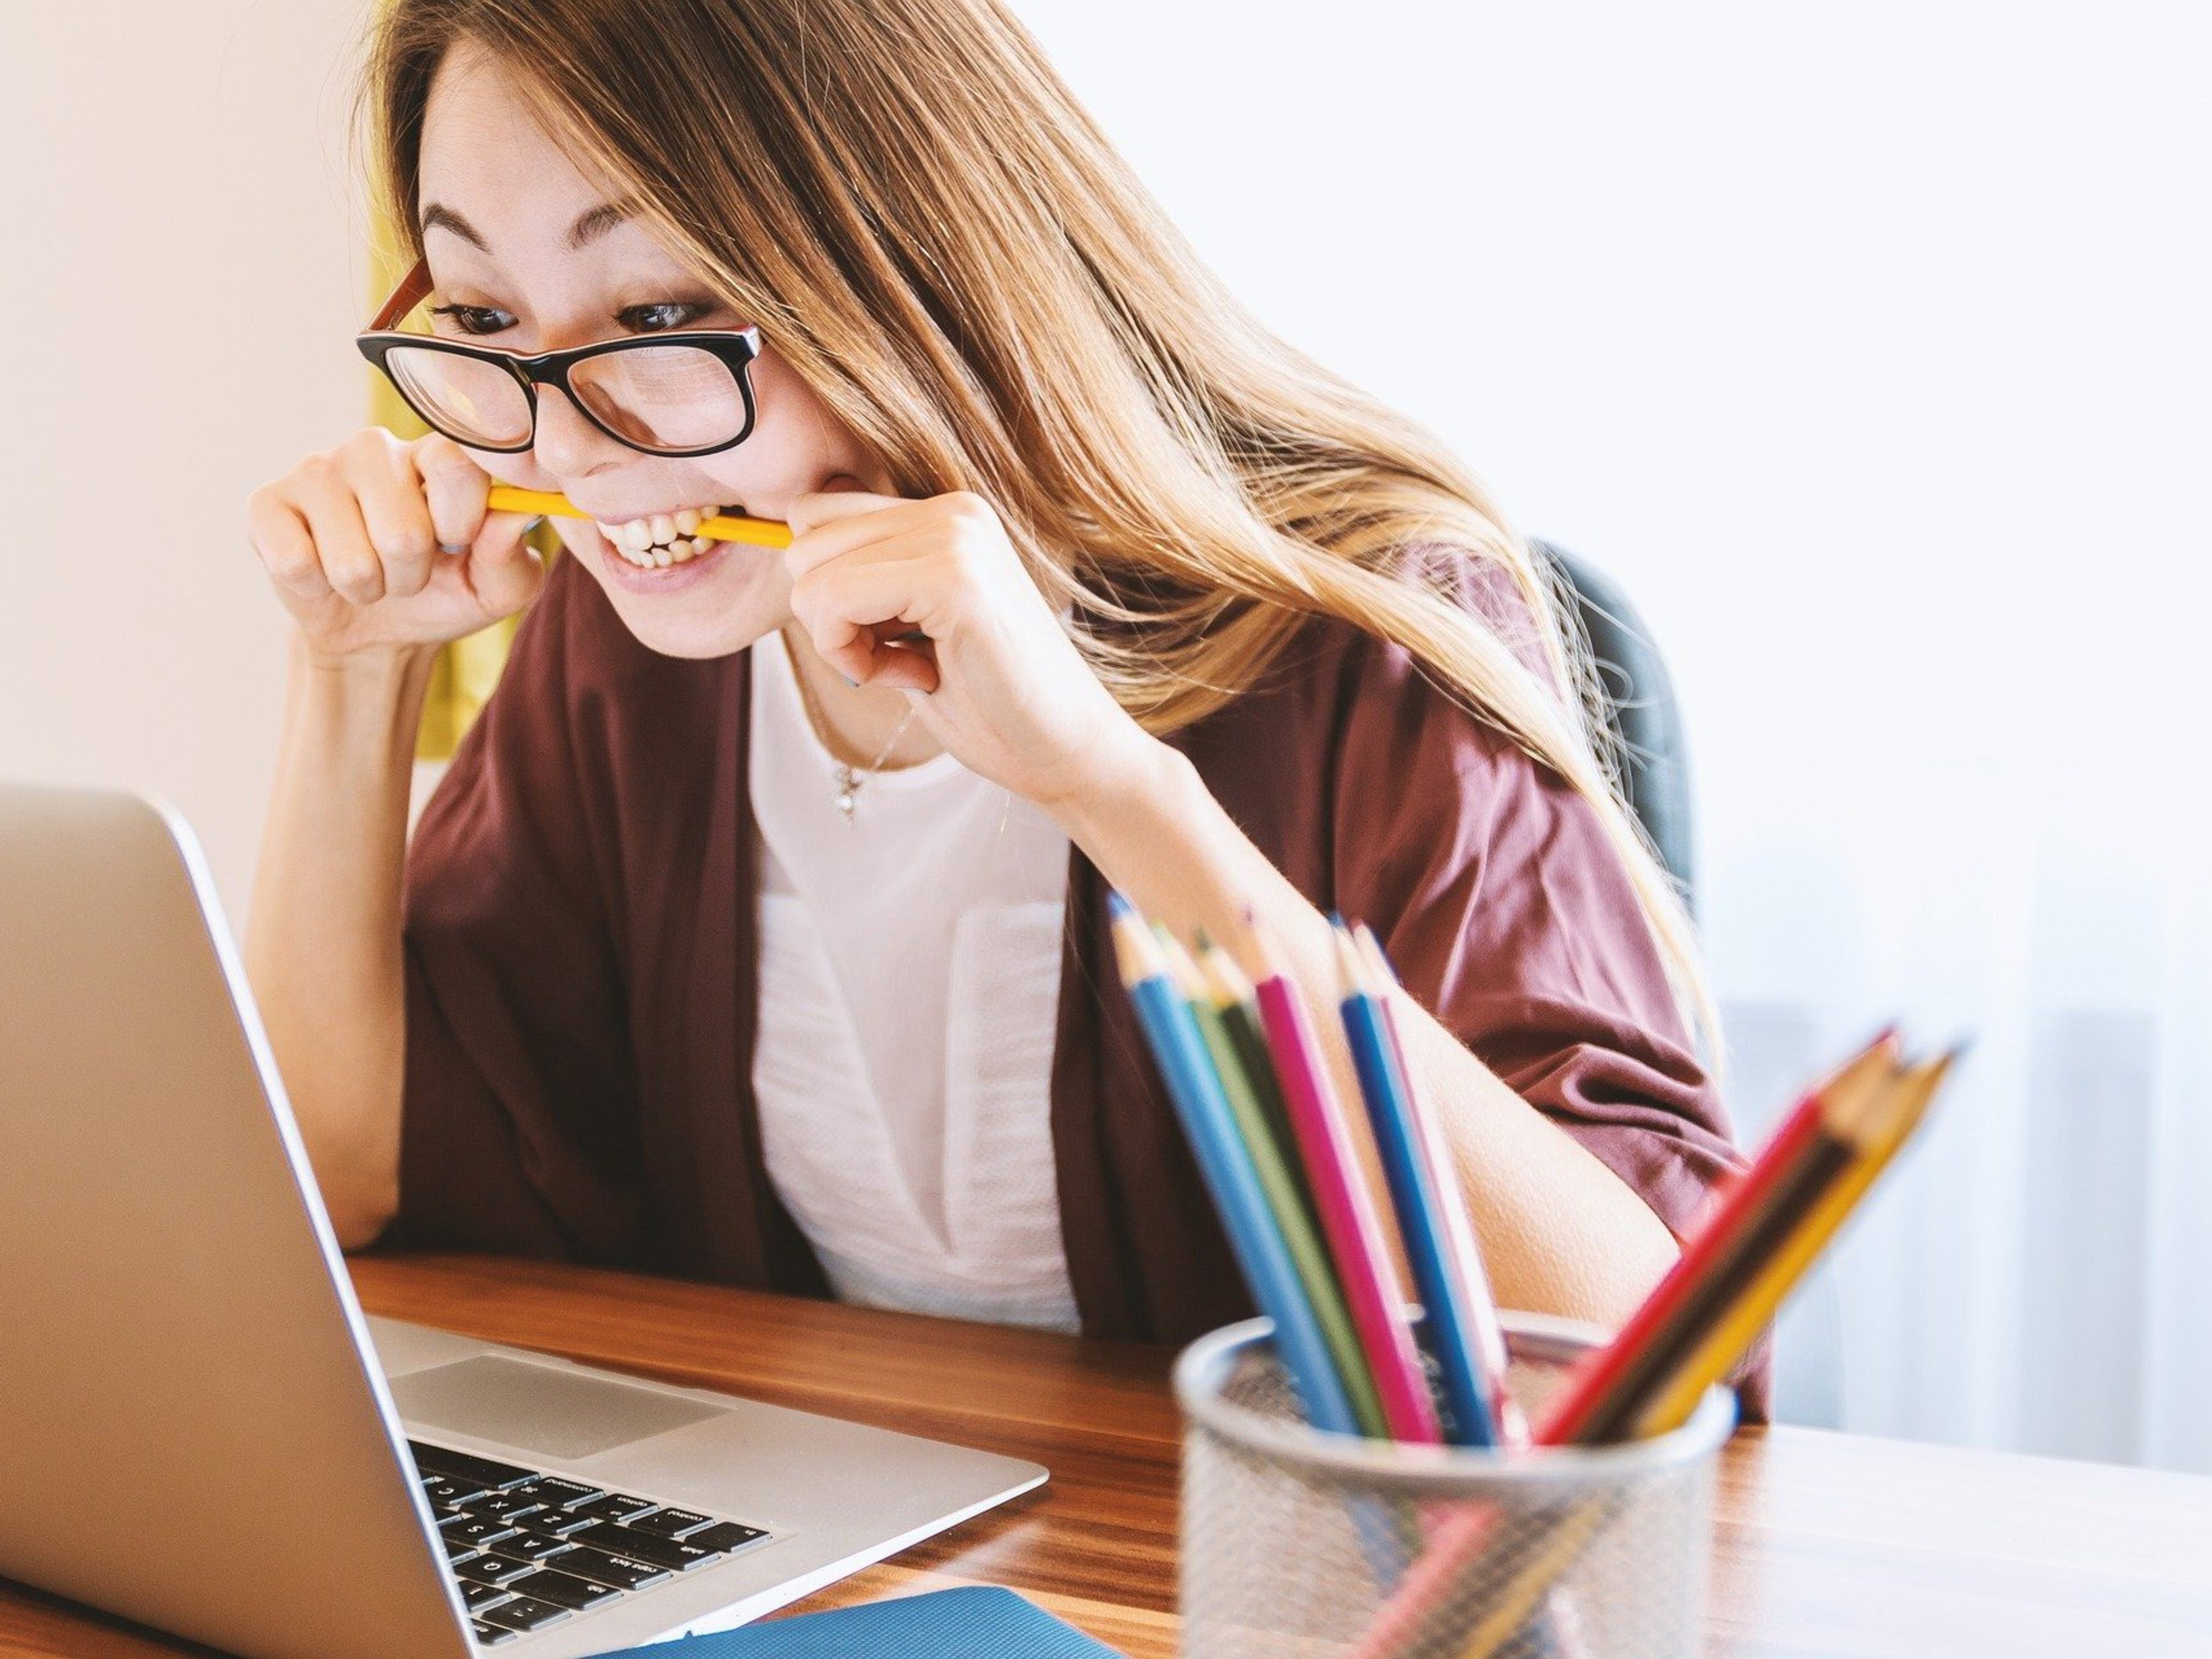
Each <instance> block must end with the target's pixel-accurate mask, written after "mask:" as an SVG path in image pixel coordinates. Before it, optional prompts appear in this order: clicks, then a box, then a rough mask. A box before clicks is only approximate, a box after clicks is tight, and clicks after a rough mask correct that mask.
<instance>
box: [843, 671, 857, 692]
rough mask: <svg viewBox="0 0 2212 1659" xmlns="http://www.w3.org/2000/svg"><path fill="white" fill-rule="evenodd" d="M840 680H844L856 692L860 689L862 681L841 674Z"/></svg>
mask: <svg viewBox="0 0 2212 1659" xmlns="http://www.w3.org/2000/svg"><path fill="white" fill-rule="evenodd" d="M838 678H840V679H842V680H843V681H844V682H845V684H848V685H849V686H851V687H852V688H853V689H854V690H855V691H857V690H860V681H858V680H856V679H854V678H853V677H852V676H851V675H850V674H841V675H840V676H838Z"/></svg>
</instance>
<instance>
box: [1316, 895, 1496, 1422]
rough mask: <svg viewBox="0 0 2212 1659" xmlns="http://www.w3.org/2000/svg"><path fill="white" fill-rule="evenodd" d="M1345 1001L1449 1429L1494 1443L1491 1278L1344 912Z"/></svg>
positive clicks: (1355, 1065) (1339, 933)
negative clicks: (1487, 1349) (1467, 1252)
mask: <svg viewBox="0 0 2212 1659" xmlns="http://www.w3.org/2000/svg"><path fill="white" fill-rule="evenodd" d="M1335 932H1336V960H1337V969H1338V973H1339V975H1340V979H1341V987H1340V999H1341V1000H1340V1002H1339V1004H1338V1008H1339V1011H1340V1013H1341V1014H1342V1016H1343V1019H1344V1035H1345V1039H1346V1042H1348V1043H1349V1045H1350V1047H1351V1049H1352V1070H1353V1072H1354V1073H1355V1074H1356V1075H1357V1076H1358V1079H1359V1092H1360V1097H1361V1098H1362V1099H1363V1100H1364V1102H1365V1103H1366V1106H1367V1115H1368V1118H1369V1121H1370V1122H1371V1123H1372V1124H1373V1126H1374V1129H1375V1146H1376V1151H1377V1152H1379V1153H1380V1154H1381V1155H1382V1159H1383V1178H1384V1180H1385V1181H1386V1182H1388V1183H1389V1188H1390V1198H1391V1202H1392V1203H1393V1205H1394V1206H1395V1208H1396V1210H1397V1213H1398V1225H1399V1228H1400V1230H1401V1231H1402V1232H1403V1233H1404V1235H1405V1241H1406V1258H1407V1261H1408V1263H1409V1264H1410V1265H1411V1266H1412V1267H1413V1285H1414V1289H1415V1290H1416V1291H1418V1292H1419V1295H1420V1298H1421V1306H1422V1310H1423V1311H1424V1313H1425V1315H1426V1317H1425V1319H1424V1320H1423V1321H1422V1328H1421V1337H1422V1343H1423V1346H1425V1347H1426V1348H1427V1349H1428V1351H1429V1352H1430V1353H1431V1355H1432V1356H1433V1357H1434V1358H1435V1359H1436V1362H1437V1378H1438V1381H1439V1383H1441V1384H1442V1387H1443V1403H1444V1407H1445V1412H1446V1414H1447V1415H1448V1416H1449V1419H1451V1420H1450V1421H1449V1423H1448V1424H1447V1425H1445V1433H1446V1437H1448V1438H1449V1440H1450V1441H1451V1443H1453V1444H1454V1445H1459V1446H1495V1445H1497V1444H1498V1443H1499V1440H1500V1434H1499V1429H1498V1408H1497V1402H1496V1401H1495V1400H1494V1399H1493V1398H1492V1392H1491V1389H1490V1386H1489V1376H1488V1368H1487V1367H1486V1365H1485V1364H1484V1356H1483V1353H1482V1349H1481V1344H1482V1321H1481V1316H1480V1311H1479V1310H1480V1305H1481V1304H1479V1303H1477V1301H1476V1300H1475V1297H1477V1296H1478V1295H1479V1296H1481V1297H1484V1298H1487V1297H1488V1295H1489V1291H1488V1289H1487V1287H1486V1286H1471V1285H1468V1284H1466V1283H1465V1282H1464V1280H1463V1279H1462V1277H1461V1274H1460V1272H1459V1264H1458V1262H1457V1261H1456V1260H1455V1251H1454V1250H1453V1248H1452V1241H1451V1232H1450V1221H1449V1217H1448V1214H1447V1212H1446V1208H1445V1206H1447V1205H1449V1204H1456V1203H1457V1202H1458V1201H1459V1197H1458V1194H1456V1193H1447V1192H1443V1191H1440V1190H1439V1189H1438V1187H1437V1182H1436V1181H1435V1180H1434V1179H1433V1178H1432V1176H1431V1170H1430V1166H1429V1161H1428V1158H1427V1157H1426V1156H1425V1148H1424V1146H1423V1145H1422V1139H1421V1127H1420V1123H1419V1120H1418V1119H1417V1118H1416V1116H1415V1115H1414V1113H1415V1108H1414V1106H1413V1102H1412V1097H1411V1094H1410V1091H1409V1088H1408V1085H1407V1081H1406V1079H1405V1076H1404V1073H1401V1071H1400V1070H1399V1067H1398V1065H1397V1061H1396V1056H1395V1054H1394V1053H1393V1045H1392V1042H1391V1039H1390V1034H1389V1031H1388V1030H1386V1029H1385V1027H1384V1024H1383V1008H1382V1006H1381V1003H1380V1001H1379V1000H1378V999H1377V998H1376V995H1375V994H1374V993H1373V992H1372V991H1371V990H1370V989H1369V988H1368V987H1367V984H1366V982H1365V981H1366V980H1367V975H1366V974H1365V973H1364V971H1363V969H1362V964H1361V962H1360V955H1359V947H1358V945H1357V944H1356V943H1355V942H1354V940H1353V939H1352V934H1351V933H1350V932H1349V930H1347V929H1346V927H1345V926H1344V924H1343V923H1342V921H1336V922H1335Z"/></svg>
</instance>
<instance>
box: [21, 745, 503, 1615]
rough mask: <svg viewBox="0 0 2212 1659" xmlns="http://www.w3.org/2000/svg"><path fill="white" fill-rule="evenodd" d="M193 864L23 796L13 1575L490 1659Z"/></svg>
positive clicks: (104, 814) (105, 824) (177, 1610)
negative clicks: (454, 1576)
mask: <svg viewBox="0 0 2212 1659" xmlns="http://www.w3.org/2000/svg"><path fill="white" fill-rule="evenodd" d="M244 991H245V987H244V976H243V975H242V973H241V971H240V967H239V963H238V961H237V957H236V953H235V952H234V950H233V948H232V945H231V941H230V935H229V933H228V928H227V927H225V925H224V923H223V921H222V916H221V914H220V910H219V907H218V906H217V903H216V897H215V894H214V890H213V886H212V884H211V883H210V880H209V879H208V877H207V873H206V870H205V867H204V864H203V863H202V861H201V860H200V857H199V854H198V851H197V846H196V844H195V842H193V840H192V837H191V832H190V831H189V830H188V829H186V828H185V826H184V824H183V823H181V821H179V819H177V818H176V817H174V815H173V814H170V813H168V812H167V811H164V810H162V809H161V808H159V807H157V806H155V805H149V803H147V802H145V801H143V800H141V799H135V798H133V797H131V796H127V795H122V794H115V793H101V792H90V791H65V790H55V789H40V788H29V787H20V786H11V785H0V1425H4V1427H0V1492H6V1493H7V1494H8V1501H7V1502H6V1503H4V1504H0V1575H4V1576H6V1577H11V1578H15V1579H20V1580H22V1581H24V1582H26V1583H32V1584H35V1585H39V1586H40V1587H42V1588H44V1589H49V1590H52V1591H54V1592H56V1593H58V1594H59V1595H65V1596H69V1597H71V1598H73V1599H75V1600H78V1601H87V1602H90V1603H92V1604H94V1605H96V1606H99V1607H105V1608H108V1609H110V1610H112V1611H113V1612H116V1613H122V1614H125V1616H127V1617H130V1618H132V1619H137V1620H142V1621H143V1622H144V1623H147V1624H149V1625H154V1626H159V1627H160V1628H162V1629H164V1630H169V1631H173V1632H178V1633H179V1634H181V1635H185V1636H189V1637H192V1638H197V1639H198V1640H200V1641H204V1642H207V1643H210V1644H213V1645H215V1646H216V1647H219V1648H222V1649H224V1650H228V1651H230V1652H234V1653H238V1654H242V1655H246V1656H250V1659H308V1656H314V1659H388V1656H390V1655H392V1654H395V1653H404V1654H409V1655H422V1656H425V1659H461V1656H465V1655H467V1654H469V1653H470V1652H471V1644H470V1641H469V1638H468V1637H467V1636H466V1635H465V1630H466V1626H465V1623H464V1620H463V1617H462V1614H461V1612H460V1608H459V1602H458V1600H457V1598H456V1595H455V1593H454V1591H453V1589H452V1588H451V1586H450V1584H449V1582H448V1580H447V1576H446V1575H445V1573H444V1572H443V1571H441V1566H440V1564H439V1559H438V1556H437V1553H436V1545H435V1542H434V1541H433V1540H432V1539H431V1538H430V1536H429V1532H428V1528H429V1524H430V1522H429V1516H428V1510H427V1509H426V1508H425V1507H424V1505H423V1503H422V1498H421V1497H420V1495H419V1493H418V1492H417V1490H416V1484H415V1481H414V1480H413V1478H412V1474H411V1466H410V1465H409V1464H408V1463H407V1462H405V1460H404V1452H403V1450H402V1449H401V1446H400V1443H399V1441H398V1429H397V1425H396V1422H395V1419H394V1417H393V1414H392V1408H391V1402H390V1400H389V1398H388V1396H387V1395H386V1389H385V1384H384V1381H383V1378H382V1376H381V1374H380V1372H379V1371H378V1370H377V1369H376V1367H375V1366H374V1364H369V1363H364V1359H363V1355H364V1354H366V1353H368V1352H370V1349H369V1347H368V1341H367V1339H366V1334H365V1328H364V1327H363V1325H362V1317H361V1312H360V1310H359V1308H358V1307H357V1306H356V1304H355V1301H354V1298H353V1293H352V1289H351V1286H350V1285H349V1281H348V1279H347V1278H346V1275H345V1272H344V1269H343V1264H342V1262H341V1260H340V1257H339V1255H338V1251H337V1244H336V1242H335V1241H334V1239H333V1238H332V1237H331V1231H330V1226H329V1224H328V1222H327V1220H326V1219H325V1217H324V1213H323V1208H322V1204H321V1200H320V1199H319V1196H318V1195H317V1193H316V1191H315V1187H314V1183H313V1180H312V1179H311V1177H310V1176H309V1173H308V1168H307V1158H306V1155H305V1153H304V1152H303V1151H302V1150H301V1145H300V1141H299V1137H298V1134H297V1133H296V1131H295V1129H294V1127H293V1124H292V1120H291V1115H290V1112H289V1109H288V1107H287V1106H286V1104H285V1102H284V1097H283V1088H282V1085H281V1084H280V1082H279V1081H278V1079H277V1076H276V1066H275V1065H274V1064H273V1062H272V1061H271V1060H270V1054H269V1048H268V1044H267V1042H266V1040H265V1039H264V1036H263V1034H262V1032H261V1030H260V1027H259V1024H258V1021H257V1020H256V1019H255V1018H254V1015H253V1013H252V1000H251V999H250V998H248V997H247V996H246V994H244Z"/></svg>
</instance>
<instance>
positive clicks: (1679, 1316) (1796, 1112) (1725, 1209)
mask: <svg viewBox="0 0 2212 1659" xmlns="http://www.w3.org/2000/svg"><path fill="white" fill-rule="evenodd" d="M1896 1054H1897V1037H1896V1033H1895V1032H1894V1031H1893V1030H1885V1031H1882V1032H1881V1033H1880V1034H1878V1035H1877V1036H1875V1039H1874V1040H1873V1041H1872V1042H1869V1044H1868V1045H1867V1046H1866V1047H1865V1048H1863V1049H1862V1050H1861V1051H1860V1052H1859V1053H1858V1054H1856V1055H1854V1056H1853V1057H1852V1058H1851V1059H1850V1060H1849V1061H1847V1062H1846V1063H1845V1064H1844V1066H1841V1067H1839V1068H1838V1070H1837V1071H1836V1072H1835V1073H1832V1075H1830V1076H1829V1077H1827V1078H1825V1079H1822V1080H1821V1081H1820V1082H1819V1083H1817V1084H1815V1085H1814V1086H1813V1087H1812V1088H1811V1089H1810V1090H1808V1091H1806V1093H1805V1095H1804V1096H1803V1097H1802V1098H1801V1099H1800V1100H1799V1101H1798V1102H1797V1103H1796V1106H1794V1107H1793V1108H1792V1109H1790V1113H1789V1114H1788V1115H1787V1116H1786V1117H1784V1120H1783V1121H1782V1124H1781V1126H1780V1127H1778V1129H1777V1130H1776V1131H1775V1133H1773V1134H1772V1135H1771V1136H1770V1137H1769V1138H1768V1139H1767V1142H1766V1145H1765V1147H1763V1148H1762V1149H1761V1151H1760V1152H1759V1156H1758V1158H1756V1159H1755V1160H1754V1161H1753V1164H1752V1167H1751V1168H1750V1169H1749V1170H1746V1171H1745V1172H1744V1174H1743V1175H1742V1176H1740V1177H1738V1178H1737V1180H1736V1181H1735V1182H1734V1183H1732V1184H1731V1185H1730V1186H1729V1187H1728V1188H1726V1189H1724V1190H1723V1192H1722V1193H1721V1194H1720V1195H1719V1196H1718V1197H1717V1199H1716V1200H1715V1201H1714V1202H1713V1203H1712V1204H1711V1206H1709V1207H1708V1208H1707V1210H1706V1211H1705V1214H1704V1216H1703V1217H1702V1218H1700V1219H1699V1222H1698V1224H1697V1225H1695V1226H1694V1227H1693V1228H1692V1231H1691V1233H1690V1236H1689V1237H1688V1238H1687V1240H1686V1241H1685V1243H1684V1244H1683V1248H1682V1254H1681V1255H1680V1258H1679V1259H1678V1260H1677V1261H1675V1263H1674V1267H1672V1269H1670V1270H1669V1271H1668V1274H1667V1276H1666V1277H1665V1278H1664V1279H1661V1280H1660V1282H1659V1285H1658V1287H1657V1288H1656V1289H1655V1290H1654V1291H1652V1292H1651V1294H1650V1296H1648V1297H1645V1298H1644V1302H1643V1304H1642V1305H1640V1306H1639V1307H1638V1309H1637V1310H1636V1311H1635V1313H1634V1314H1633V1315H1632V1316H1630V1318H1629V1321H1628V1322H1627V1323H1626V1325H1624V1326H1623V1327H1622V1328H1621V1329H1620V1334H1618V1335H1617V1336H1615V1337H1614V1339H1613V1341H1611V1342H1610V1343H1608V1344H1607V1346H1605V1347H1603V1348H1601V1349H1599V1350H1597V1351H1595V1352H1593V1353H1592V1354H1590V1355H1589V1357H1587V1358H1585V1359H1584V1360H1583V1362H1582V1363H1581V1364H1578V1365H1577V1366H1576V1367H1575V1369H1574V1370H1572V1371H1571V1373H1569V1375H1568V1377H1567V1380H1566V1382H1565V1383H1564V1384H1562V1385H1561V1387H1560V1389H1559V1392H1558V1393H1557V1394H1555V1395H1553V1397H1552V1399H1551V1400H1550V1401H1547V1404H1546V1406H1545V1408H1544V1411H1543V1412H1542V1413H1541V1421H1540V1424H1539V1425H1538V1428H1537V1431H1536V1439H1537V1441H1538V1443H1541V1444H1545V1445H1567V1444H1572V1443H1580V1442H1589V1441H1592V1440H1595V1439H1596V1438H1598V1437H1599V1434H1598V1431H1599V1429H1600V1428H1601V1427H1603V1426H1618V1427H1619V1428H1620V1429H1621V1430H1622V1431H1625V1430H1626V1423H1627V1421H1628V1420H1629V1419H1631V1418H1632V1416H1633V1414H1634V1413H1635V1412H1636V1411H1637V1410H1638V1408H1639V1407H1640V1405H1641V1404H1642V1401H1641V1399H1640V1398H1639V1397H1638V1393H1637V1390H1638V1389H1639V1388H1647V1389H1648V1388H1649V1387H1650V1383H1651V1380H1652V1379H1651V1367H1650V1364H1649V1362H1648V1357H1649V1355H1650V1353H1651V1352H1652V1351H1653V1350H1654V1349H1655V1348H1656V1347H1662V1346H1668V1344H1669V1343H1670V1342H1671V1343H1674V1344H1675V1345H1676V1346H1679V1343H1680V1332H1681V1331H1682V1330H1683V1329H1684V1324H1683V1321H1684V1318H1685V1316H1686V1312H1687V1311H1688V1310H1690V1308H1691V1307H1692V1304H1694V1303H1696V1302H1697V1301H1698V1300H1699V1298H1700V1295H1701V1292H1702V1291H1703V1288H1704V1286H1705V1284H1706V1283H1707V1281H1708V1280H1709V1279H1711V1277H1712V1276H1713V1274H1714V1273H1716V1272H1717V1271H1718V1270H1719V1269H1720V1268H1721V1267H1722V1266H1723V1263H1725V1262H1726V1261H1728V1260H1729V1259H1730V1258H1731V1257H1734V1256H1738V1255H1740V1254H1741V1246H1742V1243H1743V1242H1744V1240H1745V1239H1746V1237H1747V1236H1748V1235H1749V1234H1750V1233H1751V1232H1752V1231H1754V1230H1755V1229H1756V1228H1757V1227H1758V1226H1759V1225H1760V1223H1761V1222H1762V1221H1764V1220H1766V1219H1768V1218H1771V1216H1773V1215H1774V1214H1775V1213H1776V1212H1777V1200H1778V1199H1780V1198H1782V1197H1784V1196H1786V1194H1784V1193H1782V1192H1781V1191H1780V1190H1779V1188H1780V1187H1781V1186H1782V1184H1783V1183H1784V1178H1785V1177H1786V1176H1787V1174H1788V1172H1790V1170H1800V1169H1802V1167H1803V1166H1804V1164H1805V1160H1806V1159H1807V1158H1808V1156H1809V1155H1810V1154H1811V1153H1812V1152H1813V1150H1814V1147H1815V1146H1816V1145H1817V1144H1818V1143H1819V1141H1820V1138H1821V1137H1820V1128H1821V1119H1822V1114H1823V1111H1824V1110H1830V1111H1832V1110H1836V1109H1838V1103H1850V1102H1858V1101H1863V1099H1864V1098H1865V1097H1866V1096H1867V1094H1868V1092H1869V1091H1871V1090H1872V1089H1873V1088H1874V1087H1875V1085H1877V1084H1878V1083H1879V1081H1880V1080H1881V1079H1882V1078H1883V1077H1885V1076H1887V1074H1888V1073H1890V1072H1891V1071H1892V1070H1893V1067H1894V1066H1895V1063H1896Z"/></svg>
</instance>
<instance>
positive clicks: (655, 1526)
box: [624, 1510, 714, 1538]
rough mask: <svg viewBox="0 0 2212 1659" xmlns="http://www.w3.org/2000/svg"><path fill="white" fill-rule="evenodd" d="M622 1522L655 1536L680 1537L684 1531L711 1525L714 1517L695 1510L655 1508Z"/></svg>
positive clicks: (689, 1531)
mask: <svg viewBox="0 0 2212 1659" xmlns="http://www.w3.org/2000/svg"><path fill="white" fill-rule="evenodd" d="M624 1524H626V1525H629V1526H632V1527H635V1528H637V1529H638V1530H639V1531H640V1532H649V1533H651V1534H653V1536H654V1537H656V1538H681V1537H683V1536H684V1534H686V1533H691V1532H696V1531H698V1530H699V1528H702V1527H711V1526H713V1525H714V1516H711V1515H702V1514H700V1513H699V1511H698V1510H653V1513H652V1514H650V1515H641V1516H637V1517H636V1518H635V1519H634V1520H631V1521H629V1522H625V1523H624Z"/></svg>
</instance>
